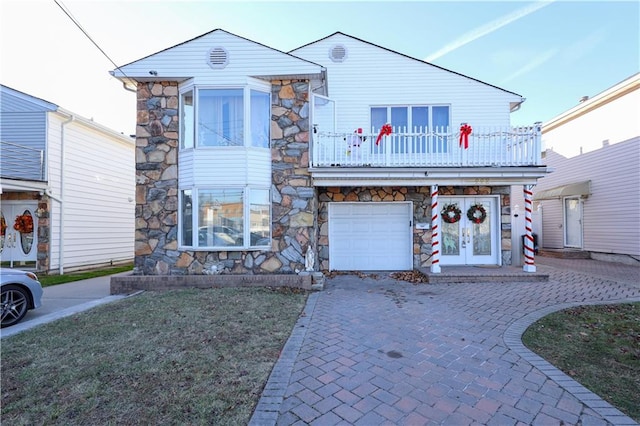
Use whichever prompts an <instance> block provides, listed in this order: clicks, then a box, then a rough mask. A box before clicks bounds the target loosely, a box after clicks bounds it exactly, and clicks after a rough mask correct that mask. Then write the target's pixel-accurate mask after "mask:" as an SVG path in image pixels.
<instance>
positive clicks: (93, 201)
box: [48, 113, 135, 270]
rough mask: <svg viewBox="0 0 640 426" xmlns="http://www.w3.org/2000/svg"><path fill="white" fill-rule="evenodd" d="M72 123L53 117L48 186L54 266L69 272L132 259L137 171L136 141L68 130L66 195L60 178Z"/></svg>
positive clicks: (82, 129) (79, 129)
mask: <svg viewBox="0 0 640 426" xmlns="http://www.w3.org/2000/svg"><path fill="white" fill-rule="evenodd" d="M67 119H68V118H67V117H65V116H61V115H59V114H53V113H52V114H50V116H49V125H48V127H49V131H48V134H49V150H50V151H49V157H48V161H49V179H50V181H49V183H50V187H51V192H52V195H53V196H54V197H56V198H60V197H62V198H63V203H64V230H63V235H61V233H60V231H61V229H60V214H61V205H60V203H59V202H57V201H56V200H55V199H52V200H51V202H50V203H51V216H50V221H49V222H50V226H51V243H50V247H51V256H50V258H51V263H50V268H51V269H52V270H55V269H58V268H59V267H60V262H59V260H60V244H63V245H64V246H63V257H64V260H63V262H64V264H63V266H64V268H65V269H67V268H78V267H83V266H88V265H98V264H106V263H110V262H121V261H127V260H132V259H133V251H134V248H133V247H134V217H135V215H134V209H135V202H134V201H135V166H134V145H133V141H129V140H127V139H124V137H123V138H116V137H115V136H112V135H108V134H105V133H103V132H100V131H98V130H96V129H93V128H90V127H88V126H85V125H83V124H82V123H79V122H77V121H75V122H71V123H69V124H67V125H66V126H65V130H64V139H65V140H64V151H65V155H64V169H63V173H64V193H62V176H61V168H60V164H61V154H60V153H61V146H62V144H61V132H62V123H63V122H64V121H66V120H67Z"/></svg>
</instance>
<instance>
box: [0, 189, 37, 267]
mask: <svg viewBox="0 0 640 426" xmlns="http://www.w3.org/2000/svg"><path fill="white" fill-rule="evenodd" d="M37 208H38V204H37V203H35V202H20V203H16V204H14V203H12V202H7V201H5V202H3V203H2V208H1V209H0V260H1V261H2V263H3V264H7V265H8V266H10V267H13V266H14V263H17V264H24V262H35V261H36V259H37V254H38V250H37V242H36V235H37V231H38V230H37V227H38V219H37V217H36V215H35V211H36V209H37Z"/></svg>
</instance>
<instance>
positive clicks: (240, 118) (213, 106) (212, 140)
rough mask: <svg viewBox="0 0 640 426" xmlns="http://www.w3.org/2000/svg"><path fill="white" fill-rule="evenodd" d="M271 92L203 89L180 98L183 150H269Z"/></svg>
mask: <svg viewBox="0 0 640 426" xmlns="http://www.w3.org/2000/svg"><path fill="white" fill-rule="evenodd" d="M270 120H271V93H270V92H269V89H262V90H257V89H255V88H253V87H249V86H245V87H240V88H201V87H195V88H190V89H188V90H186V91H185V92H183V93H181V95H180V148H181V149H189V148H194V147H195V148H200V147H203V148H204V147H206V148H209V147H254V148H269V140H270V138H269V130H270Z"/></svg>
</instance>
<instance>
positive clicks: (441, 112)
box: [431, 106, 449, 152]
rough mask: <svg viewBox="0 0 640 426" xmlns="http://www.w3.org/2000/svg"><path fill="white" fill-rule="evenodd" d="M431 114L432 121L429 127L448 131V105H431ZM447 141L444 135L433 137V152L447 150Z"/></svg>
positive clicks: (441, 131) (438, 131) (439, 130)
mask: <svg viewBox="0 0 640 426" xmlns="http://www.w3.org/2000/svg"><path fill="white" fill-rule="evenodd" d="M431 115H432V117H433V122H432V123H431V127H432V129H433V131H434V132H437V133H448V131H449V107H448V106H434V107H431ZM448 151H449V141H448V139H447V137H446V136H436V137H434V138H433V152H448Z"/></svg>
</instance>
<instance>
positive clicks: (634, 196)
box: [534, 137, 640, 256]
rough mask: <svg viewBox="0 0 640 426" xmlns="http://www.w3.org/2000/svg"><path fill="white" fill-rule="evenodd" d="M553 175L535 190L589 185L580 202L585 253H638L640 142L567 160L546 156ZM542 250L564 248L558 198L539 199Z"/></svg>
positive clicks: (614, 146) (560, 208) (551, 154)
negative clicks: (639, 166) (579, 183)
mask: <svg viewBox="0 0 640 426" xmlns="http://www.w3.org/2000/svg"><path fill="white" fill-rule="evenodd" d="M547 154H548V155H547V157H546V159H545V162H546V163H547V165H548V166H549V167H551V168H553V169H554V170H555V171H554V172H553V173H551V174H550V175H548V176H547V177H544V178H543V179H540V180H539V181H538V185H537V186H536V187H535V188H534V194H535V192H536V191H542V190H545V189H551V188H555V187H558V186H561V185H566V184H571V183H578V182H582V181H588V180H590V181H591V195H589V197H588V198H586V199H584V204H583V221H584V223H583V236H584V237H583V247H582V248H583V250H587V251H594V252H602V253H618V254H629V255H633V256H638V255H640V227H638V223H640V208H639V206H640V186H638V182H640V170H639V169H638V164H640V138H639V137H636V138H634V139H632V140H629V141H626V142H621V143H617V144H615V145H612V146H608V147H605V148H601V149H598V150H595V151H591V152H589V153H586V154H583V155H579V156H577V157H573V158H570V159H566V158H564V157H562V156H561V155H559V154H556V153H553V152H548V153H547ZM540 202H541V203H542V205H543V224H544V227H543V236H544V241H543V244H544V245H543V247H544V248H558V247H562V245H563V232H564V223H563V216H562V214H563V213H562V200H561V199H553V200H541V201H540Z"/></svg>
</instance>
